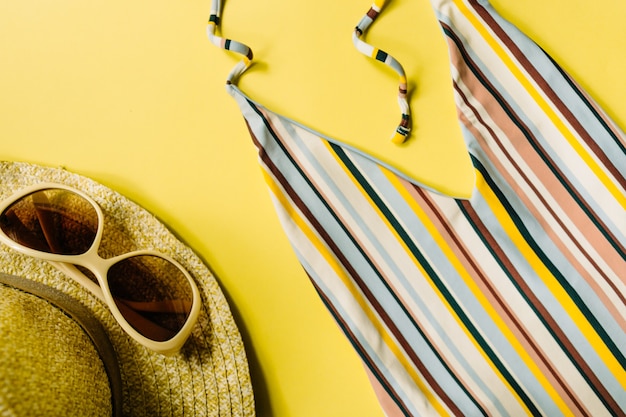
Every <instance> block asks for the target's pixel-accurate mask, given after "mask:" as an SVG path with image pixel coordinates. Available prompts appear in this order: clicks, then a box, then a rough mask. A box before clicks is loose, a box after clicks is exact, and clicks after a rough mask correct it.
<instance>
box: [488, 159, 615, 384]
mask: <svg viewBox="0 0 626 417" xmlns="http://www.w3.org/2000/svg"><path fill="white" fill-rule="evenodd" d="M476 177H477V180H478V181H481V182H484V178H483V177H482V176H481V175H480V173H479V172H478V171H477V173H476ZM478 189H479V190H480V192H481V195H482V196H483V198H484V199H485V201H486V202H487V204H488V205H489V207H490V208H491V210H492V211H493V213H494V215H495V217H496V219H497V220H498V222H499V223H500V224H501V225H502V228H503V229H504V230H505V231H507V234H508V237H509V239H510V240H511V241H512V243H513V244H514V245H515V246H516V247H517V249H518V250H519V251H520V252H521V253H522V254H523V256H524V258H525V259H526V260H527V261H528V263H529V264H530V265H531V266H532V268H533V269H534V270H535V271H536V273H537V275H538V276H539V277H541V279H542V282H543V283H544V285H545V286H546V287H547V288H548V289H549V290H550V292H551V293H552V295H553V296H554V298H555V299H556V300H558V301H559V302H560V304H561V306H562V307H563V309H564V310H565V311H566V312H567V314H568V315H569V316H570V318H571V320H572V321H573V322H574V323H576V325H577V326H578V329H579V330H580V332H581V333H582V334H583V335H584V336H585V338H586V339H587V341H588V342H589V344H590V345H591V346H592V347H593V349H594V350H595V351H596V353H597V354H598V356H599V357H600V358H601V360H602V361H603V362H604V363H605V365H606V368H607V369H608V370H609V371H610V372H611V373H612V374H613V376H614V377H615V379H616V380H617V381H618V382H619V383H620V384H621V386H622V387H623V388H624V389H626V372H624V370H623V368H622V366H621V365H620V363H619V362H618V360H617V359H616V358H615V357H614V355H613V354H612V353H611V351H610V350H609V348H608V347H607V346H606V344H605V343H604V342H603V341H602V339H601V338H600V336H599V335H598V333H597V332H596V331H595V329H594V327H593V325H592V324H591V323H589V321H588V320H587V318H586V317H585V316H584V314H582V312H581V311H580V309H579V308H578V306H576V303H575V302H574V301H573V300H572V299H571V297H570V296H569V294H567V292H566V291H565V289H564V288H563V286H561V284H560V283H559V282H558V280H557V279H556V278H555V276H554V275H553V274H552V273H551V272H550V270H549V269H548V268H547V267H546V266H545V264H544V263H543V262H542V261H541V259H540V258H539V256H537V254H536V253H535V251H534V250H533V249H532V248H531V247H530V245H529V244H528V243H527V241H526V239H525V238H524V236H523V235H522V234H521V233H520V232H519V230H518V228H517V226H516V225H515V223H514V222H513V220H512V219H511V217H510V216H509V214H508V213H507V211H506V209H505V208H504V206H502V204H501V203H500V201H499V200H498V197H497V196H496V195H495V194H494V193H493V191H492V190H491V189H489V187H487V186H480V185H479V187H478Z"/></svg>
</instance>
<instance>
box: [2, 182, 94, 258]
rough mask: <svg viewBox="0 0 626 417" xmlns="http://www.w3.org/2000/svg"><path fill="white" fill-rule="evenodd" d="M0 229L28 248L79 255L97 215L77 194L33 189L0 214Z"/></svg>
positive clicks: (86, 246) (89, 240)
mask: <svg viewBox="0 0 626 417" xmlns="http://www.w3.org/2000/svg"><path fill="white" fill-rule="evenodd" d="M0 228H1V229H2V231H3V232H4V233H5V234H6V235H7V236H8V237H10V238H11V239H13V240H14V241H15V242H17V243H19V244H21V245H23V246H26V247H28V248H30V249H34V250H38V251H42V252H48V253H56V254H63V255H79V254H82V253H85V252H86V251H87V250H88V249H89V248H90V247H91V245H92V244H93V241H94V239H95V236H96V232H97V230H98V215H97V213H96V210H95V209H94V207H93V205H92V204H91V203H90V202H89V201H87V200H85V199H84V198H82V197H81V196H80V195H78V194H76V193H73V192H71V191H68V190H63V189H56V188H53V189H46V190H40V191H36V192H34V193H32V194H29V195H27V196H25V197H22V198H21V199H20V200H18V201H16V202H15V203H13V204H12V205H11V206H9V207H8V208H7V209H6V210H4V212H2V214H1V215H0Z"/></svg>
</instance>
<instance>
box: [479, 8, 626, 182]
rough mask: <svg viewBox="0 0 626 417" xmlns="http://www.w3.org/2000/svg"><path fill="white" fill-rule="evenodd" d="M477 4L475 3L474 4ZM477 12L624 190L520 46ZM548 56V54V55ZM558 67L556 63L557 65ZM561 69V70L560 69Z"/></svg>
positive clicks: (484, 12) (619, 177)
mask: <svg viewBox="0 0 626 417" xmlns="http://www.w3.org/2000/svg"><path fill="white" fill-rule="evenodd" d="M473 3H475V2H473ZM473 6H474V8H475V10H476V12H477V13H478V14H479V15H480V17H481V18H482V19H483V20H484V21H485V23H486V24H487V25H488V26H489V28H490V29H491V30H493V31H494V33H495V34H496V35H497V36H498V37H499V38H500V40H501V41H502V42H503V43H504V44H505V45H506V46H507V48H508V49H509V51H510V52H511V53H512V54H513V56H515V58H516V59H517V60H518V61H519V62H520V64H521V65H522V66H523V67H524V69H525V70H526V71H527V72H528V74H529V75H530V76H531V77H532V79H533V80H534V81H535V82H536V83H537V84H538V85H539V86H540V87H541V89H542V90H543V92H544V93H545V94H546V95H547V96H548V97H549V98H550V100H551V101H552V103H553V104H554V105H555V107H556V108H558V109H559V111H560V112H561V113H562V114H563V116H564V117H565V118H566V119H567V121H568V122H569V123H570V125H571V126H572V127H573V128H574V130H576V132H577V133H578V134H579V135H580V136H581V138H582V139H583V140H584V141H585V144H586V145H587V146H588V147H589V148H590V149H591V150H592V151H593V153H594V154H595V155H596V157H597V158H598V159H599V160H600V161H602V164H603V165H604V166H605V167H606V169H607V170H608V171H609V172H610V173H611V174H612V175H613V177H614V178H615V179H616V180H617V181H618V183H619V184H620V185H621V187H622V188H626V177H624V175H623V174H622V173H621V172H620V171H619V169H617V167H615V166H614V165H613V163H612V162H611V161H610V160H609V158H608V157H607V156H606V154H605V153H604V152H603V150H602V148H600V145H598V143H597V142H596V141H595V140H594V139H593V138H592V137H591V136H590V135H589V133H588V132H587V131H586V130H585V129H584V127H583V126H582V125H581V124H580V122H579V121H578V119H577V118H576V117H575V116H574V114H572V112H571V111H570V109H569V108H568V107H567V105H566V104H565V103H563V101H562V100H561V98H560V97H559V96H558V94H557V93H556V92H555V91H554V90H553V89H552V87H550V84H549V83H548V81H547V80H545V79H544V78H543V77H542V76H541V74H540V73H539V71H537V69H536V68H535V67H533V64H532V63H531V62H530V61H529V60H528V58H527V57H526V56H525V55H524V53H523V52H522V51H521V50H520V49H519V48H518V46H517V45H516V44H515V42H513V40H512V39H511V38H510V37H509V36H508V35H507V34H506V32H505V31H504V29H502V27H500V26H499V25H498V23H497V22H496V21H495V19H494V18H493V16H491V14H490V13H489V12H488V11H487V10H486V9H485V8H484V7H482V6H480V5H478V4H473ZM546 55H547V54H546ZM555 65H556V63H555ZM559 69H560V68H559ZM568 77H569V76H568Z"/></svg>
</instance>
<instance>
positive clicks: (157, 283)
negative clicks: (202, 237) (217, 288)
mask: <svg viewBox="0 0 626 417" xmlns="http://www.w3.org/2000/svg"><path fill="white" fill-rule="evenodd" d="M107 279H108V283H109V288H110V290H111V294H112V295H113V298H114V300H115V303H116V305H117V307H118V309H119V310H120V312H121V313H122V315H124V317H125V318H126V321H128V323H129V324H130V325H131V326H133V328H135V330H137V331H138V332H139V333H141V334H142V335H144V336H145V337H147V338H148V339H151V340H154V341H159V342H163V341H166V340H169V339H171V338H172V337H174V336H175V335H176V334H177V333H178V332H179V331H180V330H181V329H182V327H183V326H184V324H185V322H186V321H187V318H188V317H189V313H190V312H191V304H192V301H193V293H192V289H191V285H190V283H189V281H188V279H187V277H186V275H185V274H184V273H183V272H182V271H181V270H180V268H179V267H178V266H176V265H174V264H173V263H171V262H169V261H168V260H166V259H163V258H161V257H158V256H152V255H140V256H133V257H131V258H127V259H124V260H122V261H120V262H118V263H116V264H115V265H113V266H112V267H111V268H109V272H108V275H107Z"/></svg>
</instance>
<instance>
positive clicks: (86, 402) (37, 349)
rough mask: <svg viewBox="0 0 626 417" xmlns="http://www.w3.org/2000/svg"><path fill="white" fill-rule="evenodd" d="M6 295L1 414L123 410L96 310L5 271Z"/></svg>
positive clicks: (0, 312) (1, 283)
mask: <svg viewBox="0 0 626 417" xmlns="http://www.w3.org/2000/svg"><path fill="white" fill-rule="evenodd" d="M0 300H2V301H1V302H0V334H1V335H2V339H1V340H0V415H2V416H35V415H39V416H60V415H63V416H76V417H83V416H107V415H110V416H113V417H121V416H122V415H123V414H122V380H121V376H120V371H119V365H118V363H117V358H116V356H115V351H114V349H113V345H112V344H111V341H110V340H109V338H108V337H107V334H106V332H105V330H104V328H103V327H102V325H101V324H100V322H98V320H97V319H96V318H95V317H94V316H93V314H92V313H91V311H89V309H87V308H86V307H85V306H83V305H82V304H80V303H79V302H78V301H77V300H75V299H73V298H72V297H69V296H68V295H66V294H64V293H62V292H61V291H58V290H56V289H54V288H51V287H49V286H47V285H44V284H41V283H38V282H34V281H31V280H29V279H26V278H22V277H17V276H14V275H7V274H3V273H0Z"/></svg>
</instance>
